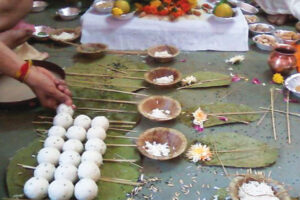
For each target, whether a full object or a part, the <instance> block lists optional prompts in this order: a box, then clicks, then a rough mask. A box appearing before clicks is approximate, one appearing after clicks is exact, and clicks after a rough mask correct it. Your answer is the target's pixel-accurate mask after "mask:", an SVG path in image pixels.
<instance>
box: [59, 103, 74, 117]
mask: <svg viewBox="0 0 300 200" xmlns="http://www.w3.org/2000/svg"><path fill="white" fill-rule="evenodd" d="M59 113H68V114H69V115H71V116H73V114H74V110H73V108H72V106H67V105H66V104H64V103H62V104H60V105H59V106H57V108H56V114H59Z"/></svg>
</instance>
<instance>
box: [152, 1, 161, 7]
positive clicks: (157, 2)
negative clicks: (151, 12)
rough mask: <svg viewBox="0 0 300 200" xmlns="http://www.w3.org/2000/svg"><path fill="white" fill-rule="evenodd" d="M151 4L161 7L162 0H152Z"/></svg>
mask: <svg viewBox="0 0 300 200" xmlns="http://www.w3.org/2000/svg"><path fill="white" fill-rule="evenodd" d="M150 5H151V6H155V7H159V6H160V5H161V1H159V0H154V1H151V2H150Z"/></svg>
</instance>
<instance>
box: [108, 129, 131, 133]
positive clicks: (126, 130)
mask: <svg viewBox="0 0 300 200" xmlns="http://www.w3.org/2000/svg"><path fill="white" fill-rule="evenodd" d="M108 130H112V131H123V132H132V133H137V131H134V130H128V129H121V128H108Z"/></svg>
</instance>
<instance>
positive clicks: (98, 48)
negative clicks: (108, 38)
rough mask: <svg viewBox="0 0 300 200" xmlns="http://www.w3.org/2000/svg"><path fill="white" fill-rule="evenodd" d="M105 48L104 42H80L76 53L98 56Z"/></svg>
mask: <svg viewBox="0 0 300 200" xmlns="http://www.w3.org/2000/svg"><path fill="white" fill-rule="evenodd" d="M106 49H107V45H106V44H102V43H88V44H81V45H79V46H77V48H76V51H77V52H78V53H81V54H84V55H87V56H98V55H102V54H103V53H104V52H105V50H106Z"/></svg>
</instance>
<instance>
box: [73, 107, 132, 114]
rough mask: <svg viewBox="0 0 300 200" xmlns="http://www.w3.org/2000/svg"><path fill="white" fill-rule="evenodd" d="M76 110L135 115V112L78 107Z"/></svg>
mask: <svg viewBox="0 0 300 200" xmlns="http://www.w3.org/2000/svg"><path fill="white" fill-rule="evenodd" d="M77 110H89V111H93V112H116V113H133V114H136V113H137V112H136V111H131V110H118V109H105V108H88V107H78V108H77Z"/></svg>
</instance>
